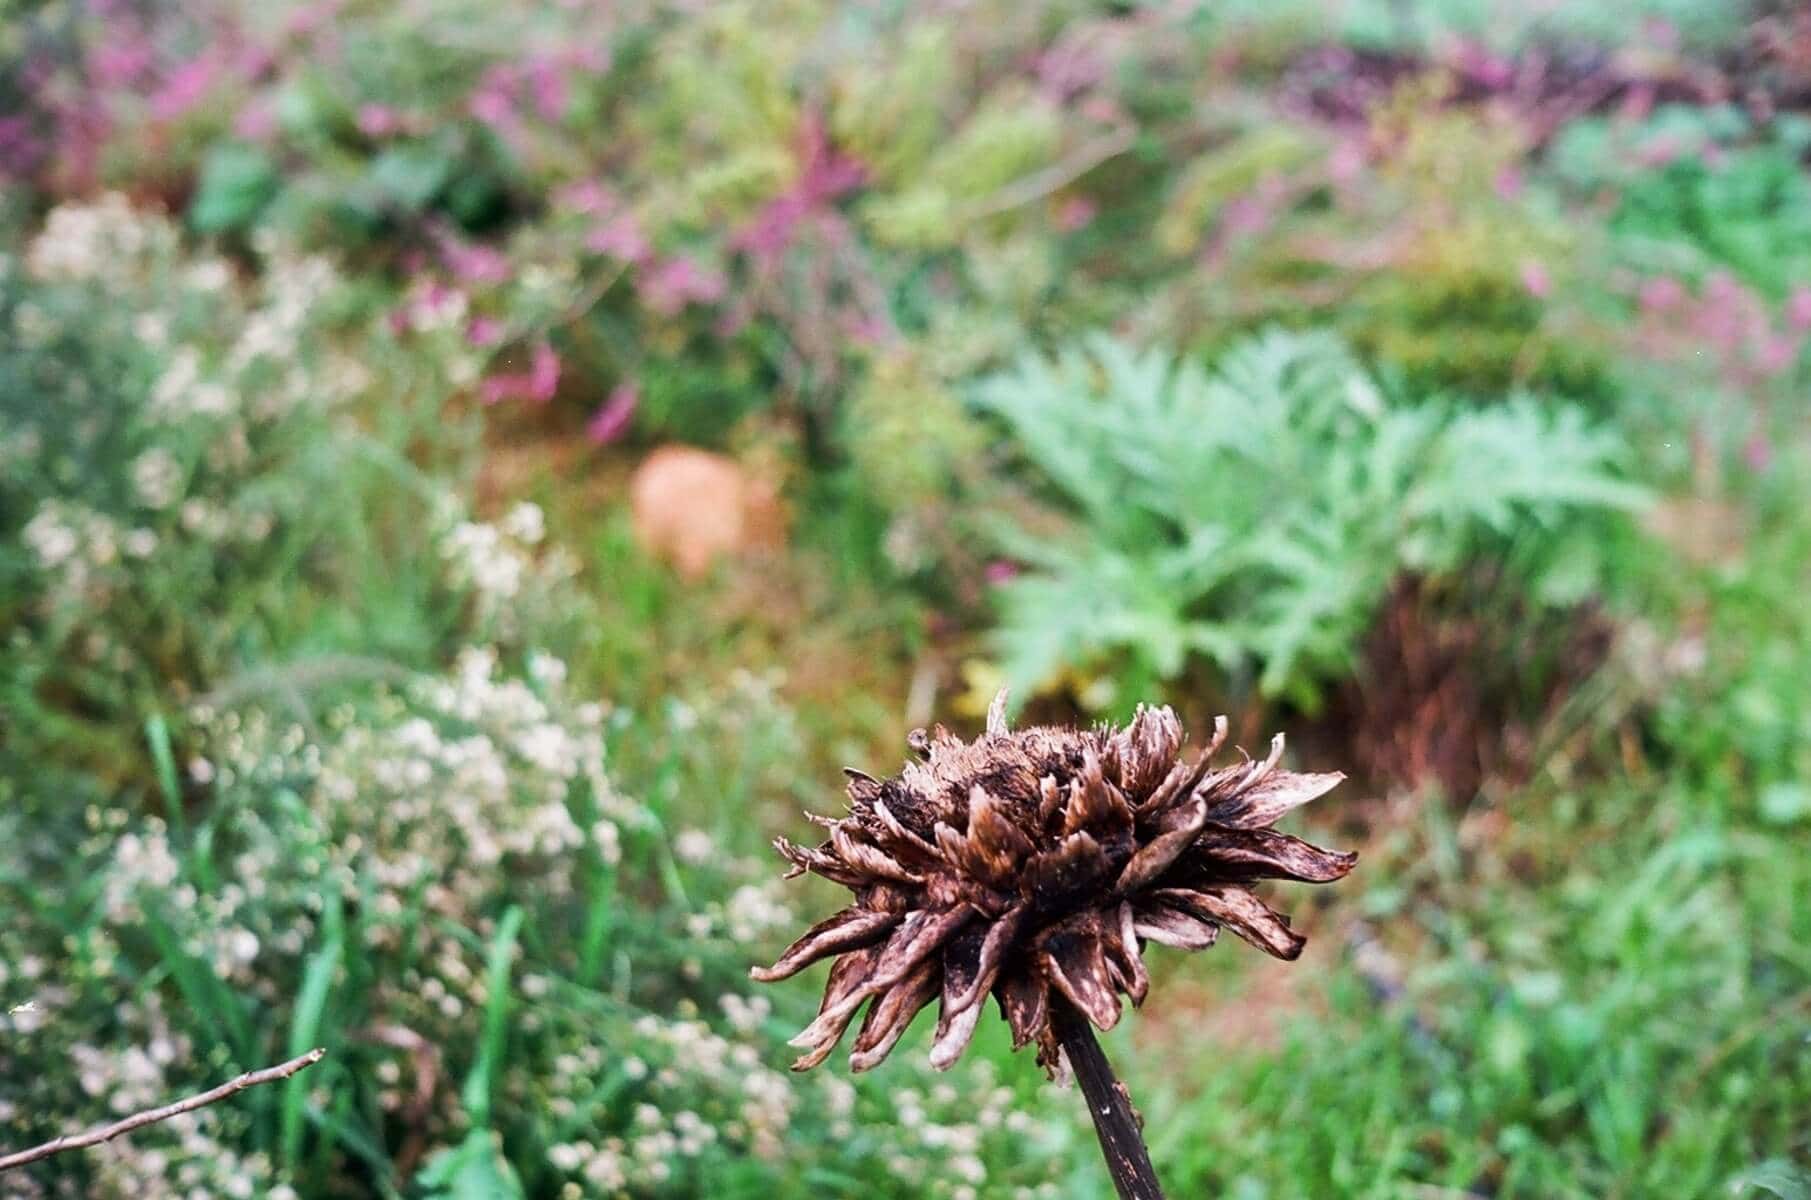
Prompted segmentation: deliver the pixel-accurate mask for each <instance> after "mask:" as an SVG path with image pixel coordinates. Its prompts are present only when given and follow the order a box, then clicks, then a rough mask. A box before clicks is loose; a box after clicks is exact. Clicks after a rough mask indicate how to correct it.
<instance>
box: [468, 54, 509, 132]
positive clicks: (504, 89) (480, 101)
mask: <svg viewBox="0 0 1811 1200" xmlns="http://www.w3.org/2000/svg"><path fill="white" fill-rule="evenodd" d="M517 82H518V81H517V77H516V71H515V68H514V67H511V66H509V65H507V64H500V65H498V66H494V67H492V68H490V70H488V71H486V72H485V73H484V77H483V78H482V79H480V80H479V81H478V86H477V87H476V88H474V89H472V94H471V96H470V97H469V98H468V99H467V100H466V106H467V108H469V109H470V110H471V114H472V116H474V117H476V118H478V119H479V120H480V121H483V122H484V123H485V124H486V125H489V126H491V127H492V128H493V129H496V130H498V131H499V132H510V131H512V130H514V129H515V128H516V126H517V125H518V124H519V122H518V120H517V117H516V87H517Z"/></svg>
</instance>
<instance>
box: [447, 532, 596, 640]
mask: <svg viewBox="0 0 1811 1200" xmlns="http://www.w3.org/2000/svg"><path fill="white" fill-rule="evenodd" d="M545 530H546V519H545V517H544V516H543V514H542V512H541V509H540V506H539V505H536V504H533V503H531V502H528V501H523V502H522V503H520V504H517V505H516V506H515V507H514V508H512V509H511V510H510V511H509V512H508V513H507V514H505V516H504V517H503V519H502V520H501V521H499V522H497V523H495V524H488V523H485V522H481V521H459V522H458V523H456V524H454V525H453V526H452V528H451V529H449V530H448V531H447V532H446V533H445V534H444V535H442V538H441V543H440V552H441V554H442V555H443V556H444V557H445V559H446V561H447V565H448V567H449V569H450V571H451V573H452V577H453V580H454V582H455V583H458V584H461V585H463V586H466V587H469V588H471V590H472V594H473V598H474V602H475V604H476V606H477V617H478V620H479V622H480V623H481V624H482V625H483V626H484V627H485V628H487V629H490V630H492V631H493V632H494V633H496V634H497V635H498V636H500V637H503V638H514V637H516V636H517V635H518V634H519V632H520V628H521V625H522V617H523V613H524V608H525V606H526V608H527V610H528V611H530V612H535V611H540V612H545V611H547V610H548V609H549V608H550V607H551V606H553V605H554V604H555V602H556V601H555V598H556V597H557V596H559V595H560V594H561V593H562V591H563V589H564V588H565V585H566V584H568V583H569V582H570V581H571V580H572V578H573V576H575V575H576V574H577V573H578V560H577V559H575V558H574V557H573V556H572V555H571V553H570V552H568V551H566V550H565V549H564V548H562V547H558V546H554V547H550V548H546V549H541V548H540V543H541V541H542V539H543V537H544V535H545Z"/></svg>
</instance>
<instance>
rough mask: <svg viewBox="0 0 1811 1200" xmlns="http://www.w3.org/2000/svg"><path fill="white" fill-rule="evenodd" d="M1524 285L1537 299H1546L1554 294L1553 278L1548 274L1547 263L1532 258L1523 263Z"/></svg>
mask: <svg viewBox="0 0 1811 1200" xmlns="http://www.w3.org/2000/svg"><path fill="white" fill-rule="evenodd" d="M1522 286H1523V287H1525V288H1527V289H1528V294H1529V295H1530V296H1533V297H1534V298H1535V299H1536V300H1545V299H1546V298H1547V297H1548V296H1551V295H1552V294H1553V278H1552V276H1550V275H1548V274H1547V268H1546V266H1545V265H1543V264H1541V263H1538V262H1535V261H1534V260H1532V259H1530V260H1529V261H1527V262H1525V263H1523V264H1522Z"/></svg>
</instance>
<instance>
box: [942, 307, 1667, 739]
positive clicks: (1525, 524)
mask: <svg viewBox="0 0 1811 1200" xmlns="http://www.w3.org/2000/svg"><path fill="white" fill-rule="evenodd" d="M978 399H979V402H980V404H981V406H982V408H983V409H984V410H985V411H987V412H989V413H991V414H993V415H994V416H996V417H998V418H999V419H1000V420H1001V421H1002V422H1004V424H1005V425H1006V426H1007V428H1008V429H1009V430H1010V431H1011V433H1012V434H1013V436H1014V438H1015V439H1016V440H1017V442H1018V444H1019V446H1020V447H1021V448H1022V449H1023V451H1024V453H1025V456H1026V457H1027V459H1028V460H1029V461H1030V463H1031V464H1032V465H1033V466H1034V467H1035V468H1036V470H1037V471H1038V472H1039V473H1040V474H1041V475H1043V476H1044V477H1045V478H1046V479H1048V480H1049V482H1050V484H1051V485H1052V488H1053V490H1054V492H1055V493H1056V495H1057V496H1058V497H1059V498H1060V500H1061V502H1062V504H1063V506H1064V508H1065V509H1066V510H1067V512H1068V513H1069V514H1070V515H1071V516H1072V517H1073V518H1074V519H1073V521H1072V522H1071V524H1070V527H1069V529H1068V531H1067V532H1066V533H1064V534H1061V535H1056V536H1051V535H1044V534H1034V533H1032V532H1030V531H1029V530H1028V529H1027V528H1026V527H1024V526H1023V525H1009V526H1007V527H1006V528H1005V529H1004V531H1003V532H1004V535H1005V536H1004V539H1003V544H1004V545H1005V547H1006V548H1007V550H1008V551H1009V552H1010V553H1011V554H1013V555H1015V556H1016V557H1018V558H1020V559H1021V560H1023V561H1024V562H1025V563H1026V564H1027V566H1028V568H1029V569H1028V571H1027V572H1026V574H1024V575H1023V576H1021V577H1020V578H1018V579H1015V580H1013V581H1011V582H1009V583H1007V584H1006V585H1005V586H1004V587H1002V588H1001V592H1000V601H1001V628H1000V631H999V648H1000V652H1001V654H1002V655H1003V656H1004V659H1005V666H1006V670H1007V673H1008V676H1009V677H1010V678H1011V679H1012V680H1013V681H1014V682H1016V683H1018V684H1020V685H1025V686H1037V685H1041V684H1044V683H1046V682H1048V681H1049V680H1050V679H1051V677H1052V676H1053V675H1054V674H1055V673H1056V671H1057V670H1058V669H1059V668H1060V667H1064V666H1082V667H1094V668H1099V667H1101V666H1107V667H1109V668H1111V669H1113V670H1115V671H1117V672H1119V673H1120V678H1121V679H1122V681H1124V682H1125V683H1126V685H1127V686H1126V688H1125V690H1124V694H1123V695H1122V697H1121V699H1120V702H1121V703H1125V702H1129V700H1130V699H1131V698H1132V697H1133V695H1134V694H1135V693H1137V692H1138V691H1139V689H1140V688H1142V687H1145V686H1148V685H1149V684H1151V683H1154V682H1155V681H1157V680H1162V679H1170V678H1173V677H1174V676H1175V675H1177V674H1178V673H1179V672H1180V671H1181V670H1182V669H1183V668H1184V666H1185V665H1186V664H1187V663H1188V662H1189V661H1190V659H1191V658H1194V657H1196V656H1200V657H1202V658H1205V659H1207V660H1209V661H1211V662H1212V663H1213V664H1214V665H1216V666H1217V667H1218V668H1220V669H1221V670H1222V671H1225V672H1228V673H1230V674H1233V675H1235V676H1237V675H1238V674H1239V673H1241V672H1244V671H1247V670H1255V671H1256V672H1257V680H1258V685H1259V687H1260V689H1261V690H1262V691H1263V692H1264V693H1265V694H1266V695H1271V696H1279V695H1285V696H1288V697H1289V698H1291V699H1292V700H1294V701H1295V702H1297V703H1301V704H1304V705H1313V704H1314V703H1315V702H1316V701H1317V699H1318V696H1319V693H1320V688H1321V685H1322V684H1324V683H1326V682H1328V681H1329V680H1331V679H1335V678H1338V677H1339V676H1340V675H1341V674H1342V673H1343V672H1345V671H1346V670H1348V669H1349V667H1350V666H1351V663H1352V658H1353V655H1354V652H1355V649H1356V647H1357V644H1358V639H1359V637H1360V635H1361V634H1362V633H1363V632H1364V631H1365V629H1366V627H1367V625H1368V624H1369V622H1370V620H1371V617H1372V615H1373V613H1374V611H1375V610H1376V608H1377V605H1378V603H1379V601H1380V600H1381V599H1382V598H1383V596H1384V594H1385V592H1386V591H1387V589H1388V587H1389V585H1390V583H1391V581H1392V580H1393V579H1395V578H1396V576H1397V575H1398V574H1399V573H1401V572H1405V571H1415V572H1419V573H1422V574H1424V575H1433V576H1439V575H1442V574H1445V573H1448V572H1452V571H1456V570H1458V569H1460V568H1461V567H1462V566H1464V564H1466V563H1467V562H1470V561H1473V560H1475V559H1478V558H1488V557H1504V558H1507V559H1509V561H1510V563H1511V565H1512V566H1513V567H1515V568H1516V573H1515V576H1514V577H1515V579H1516V582H1517V586H1518V587H1520V588H1522V589H1524V590H1525V591H1526V592H1527V593H1528V594H1529V596H1530V597H1531V598H1532V599H1534V600H1536V601H1537V602H1542V603H1569V602H1573V601H1576V600H1577V599H1579V598H1580V597H1581V596H1582V595H1583V594H1585V593H1586V592H1588V591H1589V590H1590V589H1591V588H1592V587H1594V586H1595V584H1596V582H1597V580H1596V577H1595V575H1596V568H1597V566H1598V564H1597V563H1596V562H1595V561H1594V550H1593V543H1592V530H1593V529H1594V528H1595V523H1596V522H1599V521H1601V520H1603V519H1607V518H1609V517H1611V516H1613V515H1614V514H1615V513H1617V512H1619V511H1622V510H1626V509H1629V508H1632V507H1635V506H1636V505H1638V504H1640V503H1641V501H1642V498H1643V493H1642V492H1641V490H1640V489H1639V488H1637V487H1635V486H1634V485H1632V484H1630V483H1628V482H1626V481H1625V480H1624V479H1622V478H1621V477H1620V474H1619V470H1618V468H1619V464H1620V459H1621V458H1622V449H1621V446H1620V444H1619V442H1618V440H1617V438H1616V436H1615V435H1614V434H1613V433H1611V432H1609V431H1607V430H1604V429H1601V428H1596V427H1593V426H1591V425H1589V424H1588V423H1587V422H1586V420H1585V418H1584V416H1583V414H1582V413H1580V412H1579V411H1578V410H1576V409H1574V408H1570V407H1556V408H1543V407H1542V406H1541V405H1539V404H1538V403H1536V402H1535V401H1534V400H1533V399H1531V398H1529V397H1526V396H1518V397H1514V398H1512V399H1510V400H1507V401H1505V402H1503V403H1502V404H1500V405H1496V406H1493V407H1487V408H1468V407H1460V406H1456V405H1453V404H1449V403H1445V402H1442V401H1438V400H1429V401H1419V402H1408V401H1404V400H1401V399H1399V398H1396V397H1393V396H1390V395H1388V394H1386V393H1385V392H1384V391H1383V390H1381V389H1380V388H1379V387H1378V386H1377V385H1376V384H1375V383H1374V382H1373V381H1372V380H1371V379H1370V378H1369V377H1368V376H1367V375H1366V374H1365V373H1364V372H1363V371H1362V370H1361V369H1360V368H1359V366H1358V365H1357V363H1356V362H1354V361H1353V359H1352V358H1351V357H1350V356H1349V355H1348V354H1347V353H1346V351H1345V350H1344V349H1343V348H1342V347H1341V346H1340V344H1339V343H1338V342H1337V340H1335V339H1333V338H1331V337H1328V336H1325V335H1297V334H1285V333H1270V334H1266V335H1264V336H1262V337H1259V338H1256V339H1254V340H1252V341H1249V342H1246V343H1243V344H1241V345H1240V346H1238V347H1236V348H1235V349H1233V350H1232V351H1229V352H1228V353H1227V354H1226V355H1225V356H1224V357H1223V358H1222V359H1221V360H1220V362H1219V364H1218V367H1217V369H1216V370H1215V371H1214V372H1213V373H1211V374H1210V373H1209V372H1207V371H1206V370H1204V369H1202V368H1201V367H1200V366H1199V365H1197V364H1195V363H1191V362H1177V361H1175V360H1174V359H1172V358H1171V357H1170V356H1168V355H1166V354H1163V353H1160V352H1153V351H1139V350H1136V349H1133V348H1131V347H1129V346H1126V345H1124V344H1122V343H1118V342H1115V341H1112V340H1110V339H1107V338H1095V339H1092V340H1090V341H1088V342H1086V343H1084V344H1083V345H1081V346H1076V347H1072V348H1070V349H1068V350H1066V351H1064V352H1063V353H1061V354H1059V355H1058V356H1057V357H1055V358H1054V359H1049V360H1043V359H1035V358H1034V359H1029V360H1026V361H1025V362H1023V363H1021V365H1020V366H1019V367H1018V369H1017V370H1016V371H1014V372H1011V373H1008V374H1005V375H1001V376H998V377H995V378H993V379H992V380H990V381H988V382H987V383H986V384H985V385H984V386H983V387H981V388H980V390H979V392H978Z"/></svg>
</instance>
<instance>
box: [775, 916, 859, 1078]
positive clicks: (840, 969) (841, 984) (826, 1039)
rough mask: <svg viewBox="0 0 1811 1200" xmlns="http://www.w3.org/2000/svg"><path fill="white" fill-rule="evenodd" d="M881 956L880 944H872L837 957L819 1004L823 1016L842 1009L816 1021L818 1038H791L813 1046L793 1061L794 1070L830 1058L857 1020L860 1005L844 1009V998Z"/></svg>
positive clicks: (796, 1041)
mask: <svg viewBox="0 0 1811 1200" xmlns="http://www.w3.org/2000/svg"><path fill="white" fill-rule="evenodd" d="M879 958H880V947H879V946H870V947H868V948H867V949H865V950H855V951H851V952H850V953H848V954H845V955H843V956H842V957H841V958H839V959H837V960H836V962H835V963H834V964H832V965H831V967H830V978H829V980H828V981H827V982H826V983H825V984H824V999H823V1002H822V1003H821V1004H819V1005H818V1015H819V1016H820V1017H822V1016H823V1015H824V1014H825V1013H828V1012H829V1011H830V1010H831V1009H833V1008H838V1009H839V1011H841V1012H842V1014H843V1015H842V1016H841V1018H840V1019H834V1020H831V1021H827V1022H825V1023H824V1024H823V1026H822V1027H818V1026H817V1023H816V1022H813V1028H816V1029H817V1038H816V1040H815V1041H807V1040H804V1035H803V1034H801V1035H800V1036H799V1037H796V1038H794V1039H792V1042H791V1044H792V1045H794V1046H801V1047H805V1046H808V1047H810V1050H809V1052H808V1053H806V1054H804V1055H801V1056H800V1057H799V1058H798V1059H797V1060H796V1061H795V1062H794V1063H793V1064H792V1069H793V1070H795V1071H809V1070H810V1069H811V1068H813V1067H815V1066H817V1065H818V1064H819V1063H821V1062H823V1061H824V1060H825V1059H826V1058H829V1057H830V1052H831V1051H833V1050H835V1049H836V1044H837V1043H838V1042H840V1041H842V1040H843V1032H844V1031H845V1030H847V1029H848V1028H849V1022H851V1021H853V1020H854V1019H855V1014H856V1011H857V1010H858V1009H859V1008H860V1005H851V1006H849V1007H847V1008H846V1009H844V1008H841V1007H840V1006H841V1005H842V1003H843V1001H844V1000H846V999H848V998H849V996H850V995H852V994H854V993H855V992H856V991H857V990H858V989H859V988H860V987H861V985H862V984H864V983H866V982H867V981H868V976H869V975H870V974H872V972H873V970H874V963H875V962H876V960H878V959H879Z"/></svg>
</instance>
